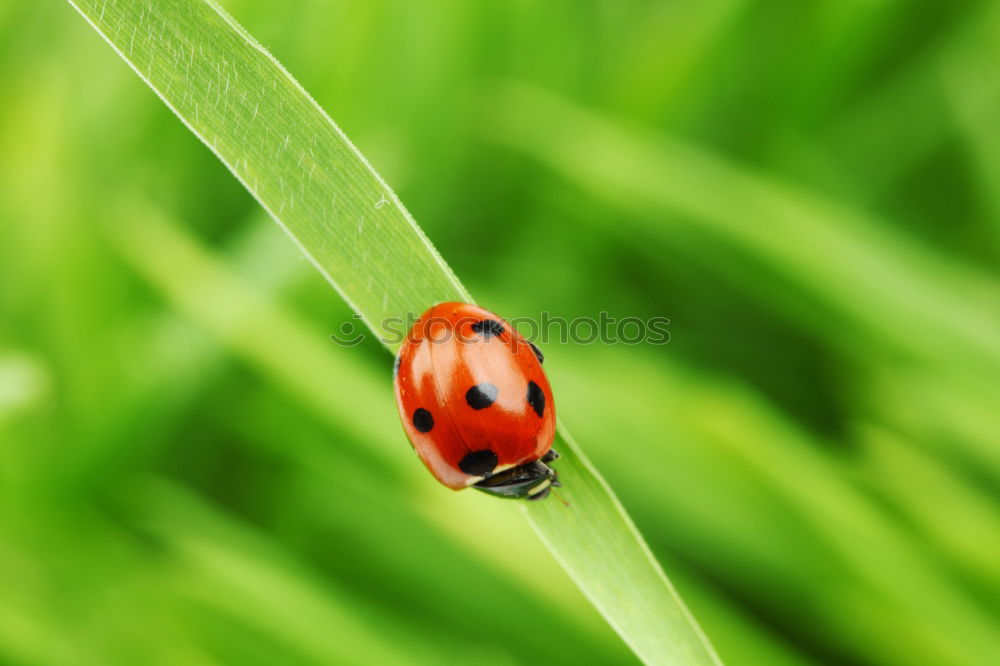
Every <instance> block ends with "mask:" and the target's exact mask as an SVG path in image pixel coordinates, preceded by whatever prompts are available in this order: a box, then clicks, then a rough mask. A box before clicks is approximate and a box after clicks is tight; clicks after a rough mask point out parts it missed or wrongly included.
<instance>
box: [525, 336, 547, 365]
mask: <svg viewBox="0 0 1000 666" xmlns="http://www.w3.org/2000/svg"><path fill="white" fill-rule="evenodd" d="M528 344H529V345H531V351H533V352H535V357H536V358H538V362H539V363H545V355H544V354H542V350H541V349H539V348H538V347H536V346H535V343H534V342H532V341H531V340H528Z"/></svg>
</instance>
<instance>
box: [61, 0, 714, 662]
mask: <svg viewBox="0 0 1000 666" xmlns="http://www.w3.org/2000/svg"><path fill="white" fill-rule="evenodd" d="M69 1H70V4H72V5H73V6H74V7H75V8H76V9H77V11H79V12H80V14H81V15H82V16H83V17H84V18H85V19H86V20H87V21H88V22H89V23H90V24H91V26H93V28H94V29H95V30H96V31H97V32H98V33H99V34H100V35H101V36H102V37H104V39H105V40H106V41H107V42H108V44H110V45H111V47H112V48H113V49H114V50H115V51H116V52H117V53H118V55H119V56H121V57H122V59H124V60H125V61H126V62H127V63H128V64H129V66H131V67H132V69H133V70H134V71H135V72H136V74H138V75H139V76H140V77H141V78H142V79H143V80H144V81H145V82H146V83H147V84H148V85H149V86H150V87H151V88H152V89H153V90H154V91H155V92H156V94H157V95H159V97H160V98H161V99H162V100H163V102H164V103H165V104H166V105H167V106H168V107H169V108H170V109H171V110H172V111H173V112H174V113H175V114H176V115H177V116H178V117H179V118H180V119H181V121H182V122H183V123H184V124H185V125H186V126H187V127H188V128H189V129H190V130H191V131H192V132H193V133H194V134H195V135H196V136H197V137H198V138H199V139H201V140H202V142H204V143H205V145H206V146H208V148H209V149H210V150H211V151H212V152H213V153H215V154H216V156H218V157H219V159H220V160H221V161H222V162H223V163H224V164H225V165H226V166H227V167H228V168H229V170H230V171H231V172H232V173H233V175H234V176H236V178H237V179H239V181H240V182H241V183H242V184H243V185H244V186H245V187H246V188H247V190H248V191H249V192H250V193H251V194H252V195H253V196H254V197H255V198H256V199H257V201H258V202H260V204H261V205H262V206H263V207H264V208H265V209H266V210H267V212H268V213H269V214H270V215H271V217H273V218H274V220H275V221H276V222H277V223H278V224H279V225H280V226H281V227H282V228H283V229H284V230H285V231H286V232H287V233H288V235H289V236H290V237H291V238H292V240H293V242H294V243H295V244H296V245H297V246H298V247H299V249H300V250H301V251H302V252H303V254H304V255H305V256H306V257H307V258H308V259H309V260H310V261H311V262H312V263H313V264H314V265H315V266H316V268H317V269H318V270H319V271H320V272H321V273H322V274H323V276H324V277H325V278H326V279H327V280H328V281H329V282H330V283H331V284H332V285H333V287H334V288H335V289H336V290H337V292H338V293H339V294H340V295H341V296H342V297H343V298H344V299H345V300H346V301H347V302H348V303H349V304H350V306H351V307H352V308H353V309H354V310H355V311H356V312H357V313H358V314H360V315H361V316H362V317H363V319H364V320H365V322H366V323H367V325H368V326H369V327H370V328H371V329H372V330H373V331H374V332H375V333H376V334H379V335H380V337H385V336H384V335H383V334H384V333H386V331H384V330H382V322H384V321H385V320H387V319H389V318H390V317H398V316H400V315H402V314H405V313H408V312H422V311H423V310H424V309H425V308H426V307H427V306H428V305H429V304H432V303H435V302H438V301H444V300H458V301H471V300H472V299H471V298H470V296H469V294H468V293H467V292H466V291H465V289H464V288H463V287H462V286H461V284H460V283H459V281H458V279H457V278H456V277H455V275H454V273H453V272H452V271H451V270H450V269H449V268H448V266H447V264H446V263H445V262H444V260H443V259H442V258H441V256H440V255H439V254H438V253H437V252H436V251H435V249H434V248H433V246H432V245H431V243H430V242H429V240H428V239H427V237H426V236H425V235H424V234H423V232H422V231H421V230H420V228H419V227H418V226H417V224H416V223H415V222H414V220H413V218H412V217H411V216H410V215H409V214H408V213H407V211H406V210H405V208H404V207H403V205H402V203H401V202H400V201H399V199H398V198H397V197H396V196H395V194H394V193H393V192H392V190H391V189H390V188H389V187H388V185H386V183H385V182H384V181H383V180H382V179H381V178H380V177H379V176H378V174H377V173H375V171H374V169H372V167H371V165H370V164H369V163H368V162H367V161H366V160H365V158H364V157H363V156H362V155H361V153H360V152H359V151H358V150H357V148H355V147H354V145H353V144H351V142H350V141H349V140H348V139H347V137H346V136H345V135H344V133H343V132H341V131H340V129H339V128H338V127H337V126H336V125H335V124H334V122H333V121H332V120H331V119H330V118H329V116H327V115H326V113H325V112H324V111H323V110H322V109H321V108H320V106H319V105H318V104H317V103H316V102H315V101H314V100H313V99H312V98H311V97H310V96H309V95H308V94H307V93H306V92H305V90H304V89H303V88H302V87H301V86H300V85H299V84H298V83H297V82H296V81H295V79H293V78H292V76H291V75H290V74H289V73H288V72H287V71H286V70H285V69H284V68H283V67H282V66H281V65H280V64H279V63H278V62H277V61H276V60H275V59H274V58H273V57H272V56H271V55H270V54H269V53H268V52H267V51H266V50H265V49H264V48H263V47H262V46H261V45H260V44H259V43H257V42H256V41H255V40H254V39H253V37H251V36H250V35H249V34H248V33H247V32H246V31H245V30H244V29H243V28H241V27H240V26H239V25H238V24H237V23H236V21H235V20H234V19H233V18H231V17H230V16H229V15H228V14H226V12H224V11H223V10H222V9H221V8H220V7H219V6H218V5H217V4H216V3H214V2H209V1H207V0H172V1H171V2H165V3H150V2H147V1H145V0H117V1H116V2H107V1H105V0H69ZM386 390H387V391H389V390H391V388H390V385H389V382H388V380H387V382H386ZM556 446H557V448H558V449H559V451H560V452H561V453H562V454H563V458H562V459H561V460H560V462H559V472H560V475H561V478H562V479H563V484H564V488H563V489H562V490H561V493H560V494H561V496H562V498H563V499H564V500H565V502H558V501H549V502H540V503H537V504H536V505H534V506H530V507H525V508H524V510H525V512H526V513H527V516H528V518H529V520H530V521H531V524H532V525H533V526H534V529H535V530H536V531H537V532H538V534H539V535H540V536H541V538H542V540H543V541H544V542H545V544H546V545H547V546H548V548H549V550H550V551H551V552H552V553H553V555H554V556H555V557H556V559H557V560H558V561H559V562H560V564H561V565H562V566H563V567H564V568H565V569H566V571H567V572H568V573H569V574H570V576H571V577H572V579H573V580H574V581H575V582H576V584H577V585H578V586H579V587H580V588H581V589H582V590H583V592H584V593H585V594H586V596H587V597H588V598H589V599H590V600H591V602H593V604H594V605H595V607H596V608H597V609H598V610H599V611H600V612H601V613H602V615H603V616H604V617H605V618H606V619H607V620H608V622H609V623H610V624H611V626H612V627H613V628H614V629H615V630H616V631H617V632H618V633H619V635H620V636H621V637H622V638H623V640H624V641H625V642H626V643H627V644H628V645H629V647H630V648H631V649H632V650H633V651H634V652H635V654H636V655H637V656H638V657H639V658H640V659H641V660H643V661H644V662H646V663H648V664H673V665H677V666H689V665H696V664H697V665H701V664H719V663H721V662H720V661H719V659H718V657H717V656H716V654H715V652H714V650H713V649H712V647H711V645H710V644H709V642H708V640H707V639H706V638H705V636H704V634H703V633H702V632H701V630H700V628H699V627H698V625H697V623H696V622H695V620H694V619H693V618H692V617H691V615H690V614H689V613H688V611H687V609H686V608H685V606H684V604H683V602H682V601H681V600H680V598H679V597H678V596H677V594H676V592H675V591H674V589H673V587H672V586H671V584H670V582H669V581H668V580H667V578H666V576H665V575H664V573H663V571H662V569H661V568H660V566H659V564H658V563H657V562H656V560H655V559H654V558H653V556H652V554H651V553H650V551H649V549H648V547H647V546H646V544H645V542H644V541H643V539H642V537H641V536H640V535H639V533H638V531H637V530H636V529H635V527H634V525H633V524H632V522H631V520H630V519H629V518H628V516H627V514H626V513H625V511H624V509H623V508H622V506H621V505H620V503H619V502H618V500H617V498H616V497H615V495H614V493H613V492H612V491H611V489H610V488H609V487H608V485H607V483H606V482H605V481H604V480H603V479H602V478H601V477H600V475H599V474H598V473H597V471H596V470H595V469H594V468H593V466H592V465H591V464H590V462H589V461H588V460H587V459H586V457H585V456H584V455H583V453H582V452H581V451H580V449H579V447H578V446H577V445H576V444H575V442H573V441H572V440H571V439H570V438H569V436H568V434H567V433H566V430H565V429H564V428H563V427H562V426H560V428H559V435H558V436H557V442H556ZM403 447H404V444H403V442H402V441H401V442H400V450H401V451H403Z"/></svg>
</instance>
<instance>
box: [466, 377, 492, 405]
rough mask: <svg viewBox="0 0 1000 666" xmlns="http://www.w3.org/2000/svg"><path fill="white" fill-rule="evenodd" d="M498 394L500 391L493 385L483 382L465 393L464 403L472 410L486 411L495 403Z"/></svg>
mask: <svg viewBox="0 0 1000 666" xmlns="http://www.w3.org/2000/svg"><path fill="white" fill-rule="evenodd" d="M499 394H500V389H498V388H497V387H496V385H495V384H490V383H489V382H483V383H482V384H476V385H475V386H473V387H472V388H470V389H469V390H468V391H466V392H465V401H466V402H467V403H469V407H472V408H473V409H486V408H487V407H489V406H490V405H492V404H493V403H494V402H496V399H497V396H498V395H499Z"/></svg>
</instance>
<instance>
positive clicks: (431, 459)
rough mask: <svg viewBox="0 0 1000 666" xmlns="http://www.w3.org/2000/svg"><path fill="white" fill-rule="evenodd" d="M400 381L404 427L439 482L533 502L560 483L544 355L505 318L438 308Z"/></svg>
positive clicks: (412, 340)
mask: <svg viewBox="0 0 1000 666" xmlns="http://www.w3.org/2000/svg"><path fill="white" fill-rule="evenodd" d="M393 374H394V377H395V381H394V384H395V389H396V405H397V407H398V408H399V417H400V419H402V421H403V429H404V430H405V431H406V436H407V437H408V438H409V440H410V443H411V444H413V448H414V449H416V451H417V455H419V456H420V459H421V460H423V461H424V464H425V465H427V468H428V469H429V470H430V471H431V474H433V475H434V476H435V477H437V479H438V481H440V482H441V483H443V484H444V485H446V486H448V487H449V488H452V489H454V490H461V489H462V488H467V487H469V486H472V487H473V488H476V489H478V490H482V491H484V492H487V493H490V494H493V495H497V496H500V497H511V498H526V499H531V500H539V499H542V498H544V497H546V496H547V495H548V494H549V491H550V489H551V487H552V486H558V485H559V480H558V476H557V475H556V472H555V470H553V469H552V468H551V467H549V466H548V465H547V464H546V463H549V462H551V461H553V460H555V459H556V458H558V457H559V455H558V454H557V453H556V452H555V451H553V450H552V438H553V437H554V436H555V430H556V414H555V405H554V404H553V400H552V390H551V389H550V388H549V381H548V379H546V377H545V372H544V371H543V370H542V352H540V351H539V350H538V347H536V346H535V345H534V344H532V343H531V342H528V341H527V340H525V339H524V338H523V337H522V336H521V335H520V334H519V333H518V332H517V331H516V330H514V329H513V328H512V327H511V326H510V324H508V323H507V322H505V321H504V320H502V319H501V318H500V317H498V316H496V315H495V314H493V313H492V312H489V311H488V310H484V309H483V308H480V307H478V306H475V305H471V304H469V303H439V304H437V305H435V306H433V307H431V308H430V309H429V310H427V312H425V313H424V314H423V315H421V317H420V319H418V320H417V322H416V323H415V324H414V325H413V328H412V329H411V330H410V333H409V335H407V337H406V340H405V341H404V342H403V346H402V348H400V350H399V355H398V356H397V357H396V365H395V368H394V371H393Z"/></svg>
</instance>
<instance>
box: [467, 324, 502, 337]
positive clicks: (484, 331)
mask: <svg viewBox="0 0 1000 666" xmlns="http://www.w3.org/2000/svg"><path fill="white" fill-rule="evenodd" d="M472 330H473V331H474V332H476V333H478V334H479V335H481V336H483V337H484V338H486V339H487V340H489V339H490V338H492V337H493V336H494V335H500V334H501V333H503V330H504V329H503V324H501V323H500V322H498V321H497V320H496V319H483V320H482V321H477V322H476V323H475V324H473V325H472Z"/></svg>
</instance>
